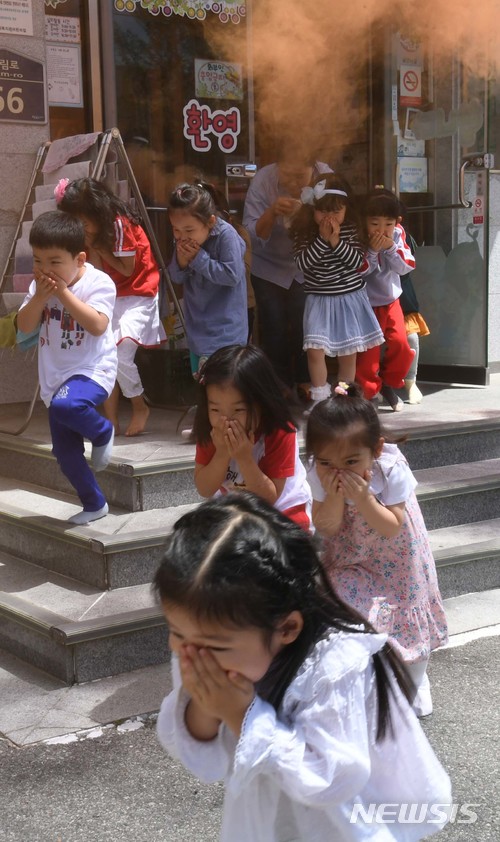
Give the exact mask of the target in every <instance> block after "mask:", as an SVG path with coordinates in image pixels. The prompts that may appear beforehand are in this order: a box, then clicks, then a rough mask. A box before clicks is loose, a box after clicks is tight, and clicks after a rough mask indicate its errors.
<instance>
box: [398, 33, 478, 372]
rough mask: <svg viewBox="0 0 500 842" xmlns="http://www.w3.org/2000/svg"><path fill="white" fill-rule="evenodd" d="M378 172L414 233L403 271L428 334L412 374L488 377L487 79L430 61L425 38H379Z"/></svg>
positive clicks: (456, 62) (455, 63)
mask: <svg viewBox="0 0 500 842" xmlns="http://www.w3.org/2000/svg"><path fill="white" fill-rule="evenodd" d="M385 49H386V56H387V57H388V58H387V62H386V71H385V91H384V94H385V95H384V103H385V105H384V112H385V113H384V133H385V138H386V143H385V148H386V150H387V149H388V148H389V149H390V150H392V154H389V155H386V156H385V161H384V167H385V170H384V176H383V177H384V180H385V183H386V184H389V183H391V184H392V186H393V189H395V190H396V192H397V193H398V194H399V195H400V197H401V199H402V201H403V204H404V206H405V207H406V211H407V213H406V217H405V220H404V224H405V228H406V229H407V230H408V232H409V233H410V234H411V235H412V236H413V238H414V240H415V241H416V243H417V248H416V255H415V256H416V269H415V271H414V272H413V273H412V275H411V279H412V283H413V286H414V288H415V291H416V295H417V298H418V301H419V305H420V312H421V314H422V316H423V317H424V319H425V320H426V322H427V324H428V325H429V328H430V331H431V332H430V335H429V336H427V337H425V338H423V340H422V342H421V345H420V363H419V378H420V379H422V380H428V381H431V382H432V381H433V382H459V383H460V382H463V383H477V384H483V383H486V382H487V379H488V329H487V325H488V236H487V232H488V220H489V196H488V168H489V167H490V166H491V156H489V155H488V154H487V153H488V150H487V136H488V125H487V82H486V80H485V79H484V78H475V77H471V76H470V75H467V74H466V73H465V71H464V68H463V67H462V65H461V63H460V61H459V59H458V58H456V59H455V60H453V61H450V62H448V63H447V64H446V65H444V64H440V65H439V66H437V63H435V62H434V57H433V55H432V53H431V52H430V51H428V50H427V49H426V45H425V44H422V43H417V42H414V41H412V40H411V39H410V38H406V37H405V36H404V35H403V34H402V33H395V34H394V35H393V36H392V42H391V47H390V49H389V48H388V44H387V41H386V47H385Z"/></svg>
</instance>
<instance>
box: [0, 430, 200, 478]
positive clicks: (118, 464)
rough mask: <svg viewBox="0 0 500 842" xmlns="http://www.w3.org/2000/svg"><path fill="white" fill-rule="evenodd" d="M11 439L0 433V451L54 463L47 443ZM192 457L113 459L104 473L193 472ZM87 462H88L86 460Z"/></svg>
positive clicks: (132, 475)
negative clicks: (131, 462)
mask: <svg viewBox="0 0 500 842" xmlns="http://www.w3.org/2000/svg"><path fill="white" fill-rule="evenodd" d="M11 438H12V439H13V440H12V441H10V438H9V434H8V433H0V450H2V448H5V449H6V450H9V451H13V452H15V453H22V454H23V455H25V456H32V457H33V458H34V459H49V460H51V461H54V462H55V461H56V459H55V457H54V456H53V455H52V452H51V449H50V444H49V443H45V442H38V441H34V440H33V439H30V440H26V439H25V440H19V439H15V438H14V437H13V436H11ZM194 457H195V454H194V451H193V453H192V454H191V455H190V456H189V457H186V458H185V459H179V458H178V457H172V458H167V459H162V460H160V461H151V462H149V461H147V462H136V463H134V464H130V463H129V462H127V461H126V460H124V459H120V458H119V457H114V458H112V459H111V462H110V463H109V465H108V466H107V467H106V468H105V472H108V473H110V474H119V475H121V476H128V477H130V478H131V479H134V478H137V477H143V476H148V475H149V474H151V475H155V474H159V473H174V472H175V471H179V470H193V469H194ZM87 461H89V459H88V458H87ZM34 484H35V483H34Z"/></svg>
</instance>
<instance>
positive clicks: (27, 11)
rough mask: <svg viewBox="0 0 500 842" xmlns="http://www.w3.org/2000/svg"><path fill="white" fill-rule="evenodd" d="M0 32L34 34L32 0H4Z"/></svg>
mask: <svg viewBox="0 0 500 842" xmlns="http://www.w3.org/2000/svg"><path fill="white" fill-rule="evenodd" d="M0 32H5V33H6V34H7V35H33V9H32V0H2V2H1V3H0Z"/></svg>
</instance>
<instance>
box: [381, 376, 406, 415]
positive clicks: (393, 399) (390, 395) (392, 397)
mask: <svg viewBox="0 0 500 842" xmlns="http://www.w3.org/2000/svg"><path fill="white" fill-rule="evenodd" d="M380 394H381V395H382V396H383V397H384V398H385V399H386V401H387V403H388V404H389V406H390V407H391V409H392V411H393V412H401V410H402V409H403V408H404V403H403V401H402V400H401V398H400V397H399V395H397V394H396V392H395V391H394V389H393V388H392V386H386V384H385V383H384V385H383V386H382V388H381V390H380Z"/></svg>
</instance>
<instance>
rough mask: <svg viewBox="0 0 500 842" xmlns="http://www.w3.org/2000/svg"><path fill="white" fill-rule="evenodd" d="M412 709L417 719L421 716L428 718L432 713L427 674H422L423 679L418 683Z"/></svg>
mask: <svg viewBox="0 0 500 842" xmlns="http://www.w3.org/2000/svg"><path fill="white" fill-rule="evenodd" d="M412 707H413V710H414V711H415V713H416V714H417V716H418V717H419V718H420V717H422V716H430V714H431V713H432V696H431V684H430V681H429V676H428V675H427V673H425V674H424V677H423V678H422V681H421V682H420V685H419V688H418V690H417V695H416V696H415V698H414V700H413V705H412Z"/></svg>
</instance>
